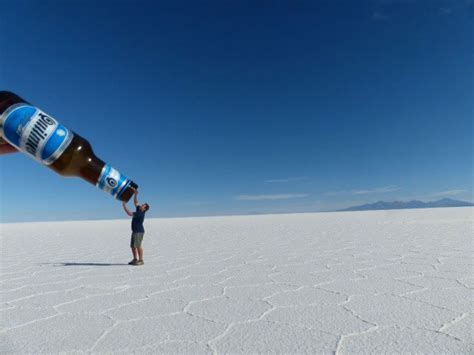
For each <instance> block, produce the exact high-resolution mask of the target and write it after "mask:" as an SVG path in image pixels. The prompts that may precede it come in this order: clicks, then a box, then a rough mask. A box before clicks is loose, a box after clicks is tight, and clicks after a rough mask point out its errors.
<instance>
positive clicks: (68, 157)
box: [0, 91, 138, 202]
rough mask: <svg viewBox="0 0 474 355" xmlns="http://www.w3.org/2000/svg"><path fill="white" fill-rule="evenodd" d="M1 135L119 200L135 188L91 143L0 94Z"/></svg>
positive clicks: (58, 170)
mask: <svg viewBox="0 0 474 355" xmlns="http://www.w3.org/2000/svg"><path fill="white" fill-rule="evenodd" d="M0 135H1V136H2V137H3V139H5V140H6V141H7V142H8V143H10V144H11V145H13V146H14V147H16V148H17V149H18V150H19V151H21V152H23V153H25V154H26V155H28V156H30V157H31V158H33V159H35V160H36V161H38V162H39V163H41V164H43V165H45V166H47V167H49V168H50V169H52V170H54V171H55V172H56V173H58V174H60V175H63V176H77V177H80V178H82V179H84V180H86V181H88V182H89V183H91V184H93V185H96V186H97V187H98V188H100V189H101V190H104V191H105V192H107V193H110V194H111V195H113V196H114V197H115V198H117V199H119V200H121V201H125V202H126V201H128V200H129V199H130V198H131V197H132V195H133V192H134V189H136V188H137V187H138V186H137V185H136V184H135V183H134V182H133V181H131V180H129V179H127V178H126V177H125V176H124V175H122V174H120V173H119V172H118V171H117V170H115V169H114V168H112V167H111V166H110V165H107V164H105V163H104V162H103V161H102V160H101V159H99V158H98V157H97V156H95V154H94V152H93V150H92V147H91V145H90V143H89V142H88V141H87V140H85V139H84V138H82V137H81V136H79V135H78V134H76V133H74V132H72V131H71V130H69V129H68V128H66V127H65V126H63V125H62V124H60V123H59V122H58V121H56V120H55V119H54V118H53V117H51V116H50V115H48V114H46V113H45V112H43V111H41V110H40V109H38V108H37V107H35V106H32V105H30V104H29V103H27V102H26V101H24V100H23V99H21V98H20V97H19V96H17V95H15V94H13V93H10V92H5V91H2V92H0Z"/></svg>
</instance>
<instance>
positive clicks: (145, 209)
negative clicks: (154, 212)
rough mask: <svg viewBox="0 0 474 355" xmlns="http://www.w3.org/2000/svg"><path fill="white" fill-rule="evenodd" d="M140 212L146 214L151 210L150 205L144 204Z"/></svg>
mask: <svg viewBox="0 0 474 355" xmlns="http://www.w3.org/2000/svg"><path fill="white" fill-rule="evenodd" d="M139 208H140V211H142V212H146V211H148V210H149V209H150V205H149V204H148V203H144V204H143V205H141V206H140V207H139Z"/></svg>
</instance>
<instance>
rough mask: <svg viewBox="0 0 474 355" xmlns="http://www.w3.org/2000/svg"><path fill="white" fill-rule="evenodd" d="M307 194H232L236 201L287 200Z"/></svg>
mask: <svg viewBox="0 0 474 355" xmlns="http://www.w3.org/2000/svg"><path fill="white" fill-rule="evenodd" d="M308 196H309V194H274V195H238V196H234V199H235V200H238V201H262V200H288V199H291V198H303V197H308Z"/></svg>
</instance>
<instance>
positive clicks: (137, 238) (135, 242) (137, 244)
mask: <svg viewBox="0 0 474 355" xmlns="http://www.w3.org/2000/svg"><path fill="white" fill-rule="evenodd" d="M143 234H144V233H138V232H133V233H132V239H131V240H130V248H141V247H142V241H143Z"/></svg>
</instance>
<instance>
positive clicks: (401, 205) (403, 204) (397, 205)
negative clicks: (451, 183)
mask: <svg viewBox="0 0 474 355" xmlns="http://www.w3.org/2000/svg"><path fill="white" fill-rule="evenodd" d="M466 206H474V203H471V202H465V201H457V200H453V199H451V198H443V199H441V200H438V201H431V202H423V201H418V200H412V201H394V202H385V201H378V202H375V203H368V204H365V205H360V206H352V207H349V208H345V209H343V210H340V211H370V210H398V209H407V208H437V207H466Z"/></svg>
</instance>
